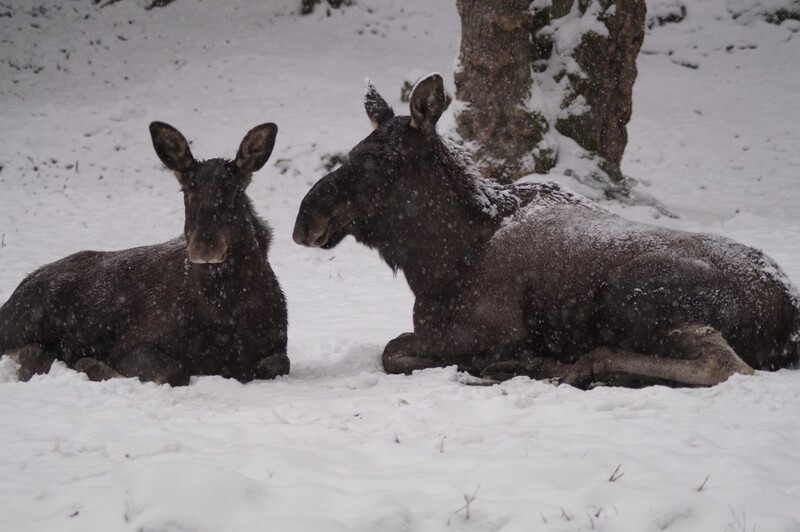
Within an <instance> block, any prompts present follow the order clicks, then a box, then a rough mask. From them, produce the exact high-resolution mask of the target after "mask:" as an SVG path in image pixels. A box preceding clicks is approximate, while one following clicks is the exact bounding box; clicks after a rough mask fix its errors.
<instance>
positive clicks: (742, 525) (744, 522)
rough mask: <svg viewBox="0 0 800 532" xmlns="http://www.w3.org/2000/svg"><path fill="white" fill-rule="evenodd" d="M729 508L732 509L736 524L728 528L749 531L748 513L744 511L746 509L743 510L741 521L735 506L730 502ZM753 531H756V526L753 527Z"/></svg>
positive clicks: (743, 531)
mask: <svg viewBox="0 0 800 532" xmlns="http://www.w3.org/2000/svg"><path fill="white" fill-rule="evenodd" d="M728 508H730V509H731V514H733V520H734V522H735V523H736V525H735V526H734V525H730V526H728V528H727V530H732V531H733V532H747V515H746V514H745V513H744V510H742V520H741V521H740V520H739V516H737V515H736V511H734V509H733V506H731V505H730V504H729V505H728ZM753 531H754V532H755V527H753Z"/></svg>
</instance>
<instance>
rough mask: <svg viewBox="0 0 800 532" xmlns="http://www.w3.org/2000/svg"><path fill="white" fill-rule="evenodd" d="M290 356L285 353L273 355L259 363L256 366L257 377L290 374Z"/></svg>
mask: <svg viewBox="0 0 800 532" xmlns="http://www.w3.org/2000/svg"><path fill="white" fill-rule="evenodd" d="M289 368H290V363H289V357H287V356H286V355H284V354H279V355H272V356H269V357H267V358H265V359H263V360H262V361H261V362H259V363H258V367H257V368H256V378H258V379H274V378H275V377H280V376H281V375H288V374H289Z"/></svg>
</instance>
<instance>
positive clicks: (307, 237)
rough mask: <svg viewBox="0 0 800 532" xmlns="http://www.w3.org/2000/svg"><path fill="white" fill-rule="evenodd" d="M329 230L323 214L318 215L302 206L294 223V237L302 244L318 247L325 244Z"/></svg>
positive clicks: (297, 242) (296, 241)
mask: <svg viewBox="0 0 800 532" xmlns="http://www.w3.org/2000/svg"><path fill="white" fill-rule="evenodd" d="M327 232H328V224H327V223H326V222H325V220H324V219H323V218H322V217H321V216H316V215H314V214H313V213H309V212H307V211H305V210H303V209H302V208H301V209H300V212H299V213H298V215H297V220H296V221H295V223H294V231H293V232H292V239H294V241H295V243H296V244H300V245H301V246H308V247H312V248H318V247H320V246H322V245H323V244H325V241H326V239H327Z"/></svg>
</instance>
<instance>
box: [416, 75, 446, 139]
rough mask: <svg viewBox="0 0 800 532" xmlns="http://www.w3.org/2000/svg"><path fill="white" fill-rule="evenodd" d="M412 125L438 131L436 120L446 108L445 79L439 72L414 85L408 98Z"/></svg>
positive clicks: (425, 129)
mask: <svg viewBox="0 0 800 532" xmlns="http://www.w3.org/2000/svg"><path fill="white" fill-rule="evenodd" d="M408 101H409V107H410V108H411V127H413V128H415V129H419V130H422V131H426V132H427V131H436V122H437V121H438V120H439V117H440V116H442V112H444V108H445V96H444V81H443V80H442V76H441V75H440V74H438V73H437V72H433V73H431V74H428V75H427V76H425V77H424V78H422V79H421V80H419V81H418V82H417V84H416V85H414V88H413V89H412V90H411V96H409V98H408Z"/></svg>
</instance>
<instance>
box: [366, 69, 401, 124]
mask: <svg viewBox="0 0 800 532" xmlns="http://www.w3.org/2000/svg"><path fill="white" fill-rule="evenodd" d="M364 107H365V108H366V109H367V116H368V117H369V121H370V122H372V127H373V128H375V129H377V128H378V126H380V125H381V124H384V123H386V122H388V121H389V120H391V119H392V117H394V111H393V110H392V108H391V107H389V104H388V103H386V100H384V99H383V98H382V97H381V95H380V94H378V91H377V90H375V85H373V84H372V82H371V81H370V79H369V78H366V79H365V80H364Z"/></svg>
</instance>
